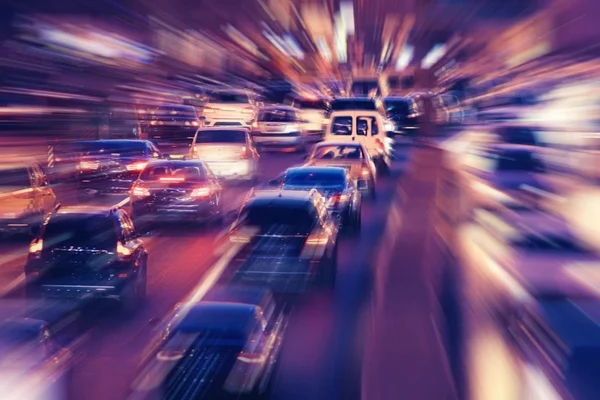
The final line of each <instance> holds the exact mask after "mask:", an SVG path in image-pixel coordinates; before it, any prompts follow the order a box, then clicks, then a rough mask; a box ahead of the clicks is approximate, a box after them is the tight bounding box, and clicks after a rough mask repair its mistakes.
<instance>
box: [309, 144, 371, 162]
mask: <svg viewBox="0 0 600 400" xmlns="http://www.w3.org/2000/svg"><path fill="white" fill-rule="evenodd" d="M312 158H315V159H320V160H362V159H364V154H363V151H362V149H361V148H360V146H353V145H339V146H318V147H317V148H316V149H315V152H314V153H313V156H312Z"/></svg>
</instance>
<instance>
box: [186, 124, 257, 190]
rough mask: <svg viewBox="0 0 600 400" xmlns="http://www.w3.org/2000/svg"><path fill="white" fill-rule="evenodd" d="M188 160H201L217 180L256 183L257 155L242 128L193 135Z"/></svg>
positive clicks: (224, 128) (249, 137)
mask: <svg viewBox="0 0 600 400" xmlns="http://www.w3.org/2000/svg"><path fill="white" fill-rule="evenodd" d="M190 158H191V159H194V160H196V159H199V160H202V161H204V162H205V163H206V165H208V167H209V168H210V170H211V172H212V173H213V174H214V175H215V176H217V177H218V178H220V179H224V180H242V181H249V182H251V183H256V181H257V180H258V162H259V159H260V155H259V153H258V150H257V148H256V143H255V142H254V140H253V139H252V136H251V135H250V132H249V131H248V129H246V128H232V127H216V128H202V129H199V130H198V132H196V135H195V136H194V140H193V142H192V148H191V150H190Z"/></svg>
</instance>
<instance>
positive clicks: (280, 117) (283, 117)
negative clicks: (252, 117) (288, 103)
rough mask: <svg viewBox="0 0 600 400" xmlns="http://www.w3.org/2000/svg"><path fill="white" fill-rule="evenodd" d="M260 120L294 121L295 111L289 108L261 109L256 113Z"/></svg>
mask: <svg viewBox="0 0 600 400" xmlns="http://www.w3.org/2000/svg"><path fill="white" fill-rule="evenodd" d="M258 120H259V121H261V122H295V121H296V113H295V112H294V111H291V110H277V109H273V110H263V111H261V112H260V114H259V115H258Z"/></svg>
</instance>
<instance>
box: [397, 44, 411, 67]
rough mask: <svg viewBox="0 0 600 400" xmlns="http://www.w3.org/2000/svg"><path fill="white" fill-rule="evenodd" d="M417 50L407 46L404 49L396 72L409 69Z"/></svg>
mask: <svg viewBox="0 0 600 400" xmlns="http://www.w3.org/2000/svg"><path fill="white" fill-rule="evenodd" d="M414 52H415V48H414V47H413V46H410V45H406V46H404V47H403V48H402V51H401V52H400V56H399V57H398V61H397V62H396V71H401V70H403V69H405V68H406V67H408V64H410V62H411V61H412V58H413V54H414Z"/></svg>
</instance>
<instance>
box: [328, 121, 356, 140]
mask: <svg viewBox="0 0 600 400" xmlns="http://www.w3.org/2000/svg"><path fill="white" fill-rule="evenodd" d="M352 125H353V123H352V117H335V118H334V119H333V121H332V122H331V134H332V135H336V136H352Z"/></svg>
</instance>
